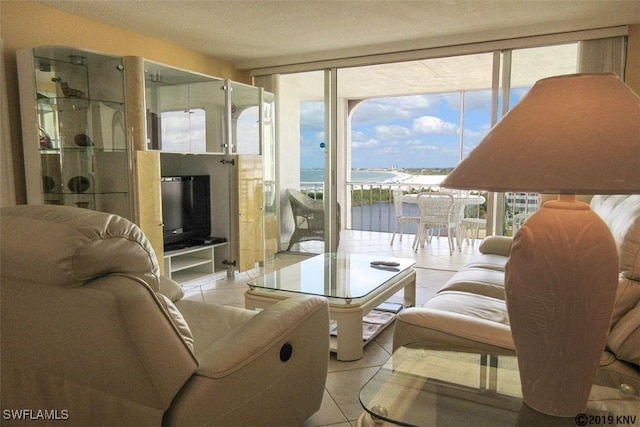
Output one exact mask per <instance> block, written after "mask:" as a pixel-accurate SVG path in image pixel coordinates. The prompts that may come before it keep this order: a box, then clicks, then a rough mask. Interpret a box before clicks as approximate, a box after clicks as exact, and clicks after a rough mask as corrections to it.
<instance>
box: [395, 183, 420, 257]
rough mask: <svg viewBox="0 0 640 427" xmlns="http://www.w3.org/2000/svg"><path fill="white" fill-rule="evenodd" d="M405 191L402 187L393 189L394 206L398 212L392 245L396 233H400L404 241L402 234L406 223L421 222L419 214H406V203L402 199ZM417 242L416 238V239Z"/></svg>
mask: <svg viewBox="0 0 640 427" xmlns="http://www.w3.org/2000/svg"><path fill="white" fill-rule="evenodd" d="M403 196H404V193H403V192H402V189H400V188H396V189H394V190H393V206H394V208H395V212H396V227H395V230H394V231H393V235H392V236H391V243H390V244H391V245H393V240H394V239H395V238H396V233H398V232H399V233H400V239H399V240H400V241H401V242H402V234H403V233H404V225H405V224H412V223H413V224H418V223H419V222H420V217H419V216H410V215H405V214H404V204H403V201H402V197H403ZM414 244H415V240H414Z"/></svg>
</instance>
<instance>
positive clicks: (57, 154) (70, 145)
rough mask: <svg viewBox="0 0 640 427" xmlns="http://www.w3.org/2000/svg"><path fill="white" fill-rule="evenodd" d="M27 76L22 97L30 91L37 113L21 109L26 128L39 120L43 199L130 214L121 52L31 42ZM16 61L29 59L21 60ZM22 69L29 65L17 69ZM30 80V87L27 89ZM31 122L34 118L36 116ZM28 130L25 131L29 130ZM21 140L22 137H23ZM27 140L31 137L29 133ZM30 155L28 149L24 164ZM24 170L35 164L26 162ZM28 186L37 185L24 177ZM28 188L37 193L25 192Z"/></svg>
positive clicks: (27, 95)
mask: <svg viewBox="0 0 640 427" xmlns="http://www.w3.org/2000/svg"><path fill="white" fill-rule="evenodd" d="M27 55H32V57H31V58H29V59H31V66H32V67H33V69H32V72H25V74H24V75H25V76H29V75H32V76H33V78H34V79H35V81H34V82H31V87H30V85H29V82H26V81H21V84H20V90H21V93H22V95H23V101H26V98H27V97H30V95H35V96H34V98H35V99H34V100H35V104H36V109H35V111H36V117H28V116H26V115H25V114H24V110H23V116H25V117H23V122H24V123H23V127H25V126H26V127H31V126H34V127H37V130H38V142H35V141H33V143H32V144H33V147H31V146H25V151H27V150H32V149H33V150H36V149H37V150H39V156H38V157H39V158H40V164H39V165H37V166H36V170H39V171H40V172H41V179H40V183H41V188H42V191H41V192H40V194H41V200H29V202H30V203H33V202H39V203H42V202H43V203H48V204H60V205H69V206H78V207H82V208H89V209H95V210H100V211H105V212H110V213H115V214H118V215H121V216H124V217H126V218H131V209H130V200H129V194H130V191H129V176H130V173H131V171H130V166H129V157H128V156H129V150H128V148H129V147H128V143H127V138H126V134H125V129H126V126H125V116H124V110H125V96H124V65H123V60H122V58H119V57H110V56H105V55H100V54H96V53H90V52H84V51H80V50H75V49H68V48H49V47H44V48H36V49H34V50H33V51H31V52H23V53H21V56H24V57H25V58H26V56H27ZM19 63H20V67H25V64H28V63H29V62H28V61H27V60H26V59H21V60H20V61H19ZM20 71H21V72H22V71H26V70H22V69H21V70H20ZM32 87H35V94H33V93H32V91H33V89H32ZM34 122H35V123H34ZM30 134H31V131H30V130H29V131H27V132H26V133H25V135H26V136H28V135H30ZM25 139H26V138H25ZM29 139H31V138H29ZM31 158H33V157H32V156H31V155H25V163H29V161H28V159H31ZM26 167H27V169H28V174H31V173H32V170H31V168H33V167H34V165H30V164H26ZM27 181H28V183H27V185H28V186H29V185H32V186H33V185H34V184H33V182H34V181H33V180H31V179H27ZM29 194H30V195H33V194H38V192H37V191H29Z"/></svg>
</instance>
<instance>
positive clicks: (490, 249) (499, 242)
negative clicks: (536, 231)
mask: <svg viewBox="0 0 640 427" xmlns="http://www.w3.org/2000/svg"><path fill="white" fill-rule="evenodd" d="M512 241H513V239H512V238H511V237H505V236H488V237H485V238H484V239H483V240H482V243H480V247H479V250H480V253H483V254H493V255H502V256H506V257H508V256H509V253H510V252H511V243H512Z"/></svg>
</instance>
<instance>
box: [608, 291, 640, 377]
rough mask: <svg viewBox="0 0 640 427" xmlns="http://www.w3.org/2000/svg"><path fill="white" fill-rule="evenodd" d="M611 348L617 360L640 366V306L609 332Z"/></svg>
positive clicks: (609, 345)
mask: <svg viewBox="0 0 640 427" xmlns="http://www.w3.org/2000/svg"><path fill="white" fill-rule="evenodd" d="M607 347H609V348H610V349H611V350H612V351H613V352H614V353H615V355H616V358H618V359H620V360H624V361H626V362H630V363H633V364H635V365H638V366H640V304H638V305H637V306H636V307H635V308H633V309H632V310H630V311H629V312H627V313H626V314H625V316H624V317H623V318H622V319H620V321H619V322H618V323H616V325H615V326H614V327H613V328H612V329H611V331H610V332H609V337H608V339H607Z"/></svg>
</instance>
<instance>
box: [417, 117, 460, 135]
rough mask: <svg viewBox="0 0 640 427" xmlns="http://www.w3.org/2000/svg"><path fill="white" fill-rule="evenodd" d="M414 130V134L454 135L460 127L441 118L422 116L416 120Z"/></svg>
mask: <svg viewBox="0 0 640 427" xmlns="http://www.w3.org/2000/svg"><path fill="white" fill-rule="evenodd" d="M412 130H413V132H414V133H424V134H436V135H452V134H456V133H457V132H458V125H456V124H454V123H450V122H445V121H444V120H442V119H441V118H439V117H434V116H422V117H418V118H417V119H414V121H413V127H412Z"/></svg>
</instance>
